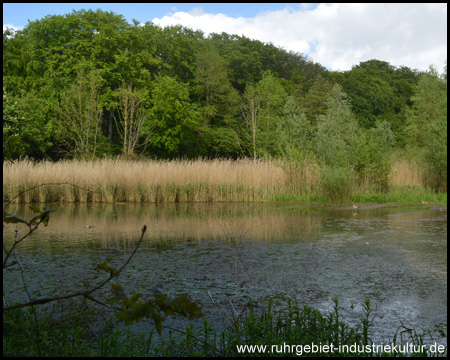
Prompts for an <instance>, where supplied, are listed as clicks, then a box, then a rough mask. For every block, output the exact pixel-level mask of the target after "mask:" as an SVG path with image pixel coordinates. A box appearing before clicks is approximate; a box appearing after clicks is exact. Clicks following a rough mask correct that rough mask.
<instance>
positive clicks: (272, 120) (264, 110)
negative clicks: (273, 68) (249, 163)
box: [257, 71, 287, 156]
mask: <svg viewBox="0 0 450 360" xmlns="http://www.w3.org/2000/svg"><path fill="white" fill-rule="evenodd" d="M257 86H258V93H259V96H260V101H261V111H260V117H261V139H262V141H263V144H262V148H261V150H262V152H263V153H264V155H266V156H267V155H274V154H275V153H276V152H277V150H278V149H277V142H276V133H275V129H276V125H277V122H278V121H279V118H280V117H281V116H282V114H283V107H284V104H285V102H286V96H287V94H286V91H285V90H284V88H283V86H282V85H281V83H280V80H279V78H277V77H276V76H275V75H274V74H273V73H271V72H270V71H266V72H264V73H263V77H262V79H261V80H260V81H259V82H258V85H257Z"/></svg>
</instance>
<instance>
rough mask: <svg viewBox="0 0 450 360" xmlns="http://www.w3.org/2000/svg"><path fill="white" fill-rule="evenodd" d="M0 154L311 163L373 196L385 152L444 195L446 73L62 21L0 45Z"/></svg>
mask: <svg viewBox="0 0 450 360" xmlns="http://www.w3.org/2000/svg"><path fill="white" fill-rule="evenodd" d="M443 61H444V59H443ZM445 61H446V60H445ZM3 148H4V158H5V152H6V154H9V155H10V156H11V157H12V158H17V157H19V156H21V157H24V156H26V157H28V158H30V159H34V160H41V159H48V160H53V161H57V160H60V159H71V158H74V159H86V160H91V159H96V158H104V157H117V156H120V157H123V158H125V159H136V158H139V157H144V158H152V159H175V158H184V159H193V158H198V157H203V158H206V159H213V158H231V159H238V158H247V157H248V158H253V159H273V158H283V159H286V160H288V161H290V162H294V163H295V162H296V163H299V162H302V161H305V160H311V161H317V162H320V163H321V164H322V171H323V179H326V178H327V176H331V175H330V174H334V175H332V176H341V177H342V178H343V179H346V178H348V176H349V172H352V173H353V172H354V173H355V174H356V175H357V176H358V177H359V178H360V179H362V178H364V177H368V176H369V177H372V178H373V179H375V180H374V182H375V183H377V184H378V185H379V186H380V187H381V188H384V187H386V186H387V176H388V174H389V172H390V163H389V161H390V160H389V154H390V153H391V152H392V151H396V152H399V153H401V154H402V156H403V157H409V158H414V159H416V160H417V161H422V162H423V163H424V164H426V165H427V166H428V168H429V171H430V172H431V173H432V174H433V177H432V180H430V181H431V183H430V185H432V186H433V187H434V188H435V189H439V190H444V191H446V182H447V73H446V67H445V73H444V74H439V73H437V71H436V70H435V69H434V68H432V67H430V70H429V71H427V72H420V71H418V70H415V69H410V68H408V67H406V66H402V67H395V66H392V65H391V64H389V63H388V62H386V61H382V60H375V59H374V60H369V61H365V62H361V63H360V64H357V65H356V64H355V66H353V68H352V69H351V70H349V71H329V70H327V69H326V68H325V67H323V66H322V65H320V64H318V63H314V62H313V61H311V60H310V59H308V58H307V57H306V56H304V55H303V54H299V53H295V52H292V51H291V52H289V51H286V50H284V49H282V48H280V47H277V46H276V45H274V44H271V43H268V44H267V43H263V42H261V41H258V40H252V39H249V38H247V37H245V36H238V35H232V34H226V33H222V34H211V35H209V36H205V35H204V34H203V33H202V32H201V31H194V30H192V29H188V28H185V27H182V26H170V27H166V28H161V27H159V26H156V25H154V24H152V23H150V22H147V23H145V24H140V23H139V22H138V21H135V20H134V21H133V23H132V24H129V23H128V22H127V21H126V20H125V19H124V18H123V16H122V15H118V14H115V13H113V12H104V11H101V10H97V11H93V10H88V11H85V10H81V11H73V12H72V13H70V14H66V15H52V16H47V17H45V18H43V19H40V20H37V21H32V22H29V24H28V25H27V26H26V27H25V28H24V29H23V30H20V31H16V32H14V31H12V30H9V29H8V30H6V31H4V32H3ZM327 174H328V175H327ZM336 174H339V175H336Z"/></svg>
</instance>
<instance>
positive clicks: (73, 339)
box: [3, 299, 447, 357]
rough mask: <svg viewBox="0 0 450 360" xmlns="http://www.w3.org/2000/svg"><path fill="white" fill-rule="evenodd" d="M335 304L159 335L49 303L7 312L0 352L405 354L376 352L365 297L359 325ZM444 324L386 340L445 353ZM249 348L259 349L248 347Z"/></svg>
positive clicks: (272, 309) (275, 306)
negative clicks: (314, 348) (324, 309)
mask: <svg viewBox="0 0 450 360" xmlns="http://www.w3.org/2000/svg"><path fill="white" fill-rule="evenodd" d="M333 301H334V310H333V311H331V312H330V313H329V314H322V313H321V312H320V311H318V310H315V309H312V308H310V307H308V306H304V307H299V306H298V305H297V304H295V303H293V302H292V301H291V300H289V299H288V300H287V301H285V302H282V303H281V302H277V303H276V302H274V301H270V302H269V305H268V306H267V307H266V308H263V309H262V310H256V309H255V308H254V307H253V306H252V304H250V305H249V306H248V307H247V308H246V311H245V313H244V315H243V316H241V317H240V318H237V317H236V318H234V319H233V320H232V321H228V323H227V326H226V329H221V330H219V329H217V328H215V327H214V326H213V325H212V324H210V323H209V322H208V321H207V320H206V319H205V320H204V321H203V323H202V324H200V326H194V325H193V324H192V323H189V324H188V325H187V326H186V327H185V328H184V329H181V330H179V331H173V330H171V331H169V332H168V333H167V334H166V336H164V337H162V338H160V337H159V336H158V335H157V334H156V332H155V331H154V329H151V326H150V329H149V330H148V331H146V332H136V331H131V329H130V327H124V326H119V325H118V324H114V323H113V322H112V320H108V321H106V322H103V323H102V324H101V325H98V312H97V311H96V310H95V309H94V308H93V306H92V305H90V304H88V303H86V301H81V302H78V303H75V302H72V303H71V304H70V307H67V303H64V304H59V305H57V306H54V307H52V308H51V307H47V308H45V307H40V308H38V309H37V308H34V309H33V308H26V309H15V310H9V311H6V312H4V313H3V355H4V356H58V357H63V356H102V357H103V356H127V357H129V356H211V357H213V356H214V357H222V356H226V357H230V356H233V357H235V356H298V355H300V353H299V352H300V351H302V350H305V349H307V348H306V346H308V345H312V344H316V345H319V344H322V345H325V344H328V345H329V344H331V343H333V344H335V345H337V344H341V345H348V347H347V348H345V347H344V348H342V349H343V352H338V351H335V352H333V353H330V352H329V351H328V352H326V351H318V352H317V353H314V354H311V353H309V354H306V353H305V354H304V355H313V356H355V355H356V356H370V355H371V356H374V355H375V356H381V355H383V356H389V357H395V356H402V355H403V356H404V354H402V353H394V352H391V353H389V352H385V353H373V352H372V353H371V351H372V349H373V347H371V346H372V345H373V341H372V328H373V326H374V324H373V322H372V321H373V317H372V316H371V313H372V309H371V308H370V302H369V301H368V300H366V301H365V303H364V305H363V309H364V314H363V317H362V318H361V320H360V324H358V325H356V326H353V327H352V326H349V325H348V324H346V323H345V322H343V321H342V320H341V314H340V313H339V306H338V301H337V300H336V299H333ZM371 317H372V318H371ZM94 324H97V325H94ZM444 329H445V327H444V325H443V324H441V325H439V326H438V327H436V329H435V330H433V331H424V332H420V333H419V332H416V331H415V330H414V329H410V332H409V333H408V335H407V336H402V335H401V334H402V333H401V332H400V328H399V330H398V331H397V332H396V333H395V334H393V336H392V338H390V339H389V342H388V343H389V344H396V345H398V346H401V345H405V344H407V343H408V344H412V345H415V346H416V349H420V350H421V351H420V352H419V353H417V354H414V355H418V356H424V355H434V356H445V355H446V352H447V348H446V347H445V352H442V353H435V354H427V349H429V345H430V344H433V342H439V339H441V338H442V337H445V336H446V334H445V331H444ZM245 345H248V346H249V345H254V346H259V347H258V348H253V350H256V351H251V350H250V348H249V347H246V346H245ZM286 345H287V346H286ZM422 345H424V346H422ZM264 346H265V347H266V348H265V352H264ZM299 346H303V347H299ZM350 346H354V347H358V346H359V348H358V349H359V350H361V351H363V352H362V353H358V354H355V353H353V352H351V351H348V350H349V349H350V350H351V349H352V348H351V347H350ZM419 346H421V347H420V348H419ZM398 349H401V348H398ZM345 350H347V352H346V351H345Z"/></svg>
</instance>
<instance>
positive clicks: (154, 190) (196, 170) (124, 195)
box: [3, 159, 426, 203]
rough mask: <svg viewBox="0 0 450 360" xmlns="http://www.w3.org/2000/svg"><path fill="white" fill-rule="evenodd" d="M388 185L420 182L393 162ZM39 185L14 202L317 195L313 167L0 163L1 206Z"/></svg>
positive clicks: (405, 165) (413, 171)
mask: <svg viewBox="0 0 450 360" xmlns="http://www.w3.org/2000/svg"><path fill="white" fill-rule="evenodd" d="M392 169H393V170H392V173H391V174H390V178H389V180H390V185H392V186H403V187H404V186H411V185H416V186H419V185H421V184H423V182H424V181H426V177H425V174H424V171H423V170H422V169H421V168H420V167H419V166H418V165H417V164H415V163H413V162H408V161H405V160H395V161H394V163H393V166H392ZM48 183H70V184H73V185H76V186H71V185H63V186H52V185H48V186H40V187H37V188H36V189H34V190H32V191H27V192H24V193H23V194H22V195H21V196H19V197H18V198H16V199H15V200H14V202H26V203H30V202H40V203H44V202H106V203H115V202H211V201H244V202H247V201H260V202H263V201H273V200H275V199H280V198H284V197H286V196H287V198H289V196H291V197H292V196H296V195H310V194H314V193H316V194H317V193H319V192H320V167H319V165H318V164H317V163H315V162H304V163H303V164H289V163H286V162H283V161H265V160H258V161H253V160H250V159H241V160H236V161H233V160H224V159H216V160H202V159H199V160H170V161H164V160H159V161H153V160H149V161H125V160H112V159H103V160H97V161H76V160H64V161H59V162H56V163H54V162H50V161H42V162H32V161H30V160H28V159H25V160H21V161H16V162H14V163H9V162H4V163H3V201H4V202H5V201H9V200H11V199H13V198H14V197H15V196H17V195H18V194H19V193H20V192H22V191H23V190H25V189H28V188H30V187H33V186H37V185H40V184H48Z"/></svg>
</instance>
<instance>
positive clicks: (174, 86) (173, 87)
mask: <svg viewBox="0 0 450 360" xmlns="http://www.w3.org/2000/svg"><path fill="white" fill-rule="evenodd" d="M152 104H153V106H152V121H153V126H154V132H153V134H154V136H152V141H151V143H152V145H153V146H154V147H156V148H158V149H160V150H162V153H161V154H162V155H164V156H178V157H181V156H183V155H188V156H189V155H195V154H196V153H197V152H196V150H197V149H196V147H195V144H196V139H195V135H196V130H197V128H198V126H199V124H200V121H201V117H202V115H201V112H200V111H199V109H198V107H197V105H195V104H192V103H191V102H190V100H189V87H188V85H187V84H184V83H181V82H179V81H177V80H176V79H175V78H173V77H170V76H166V75H159V76H157V77H156V79H155V82H154V87H153V93H152Z"/></svg>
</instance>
